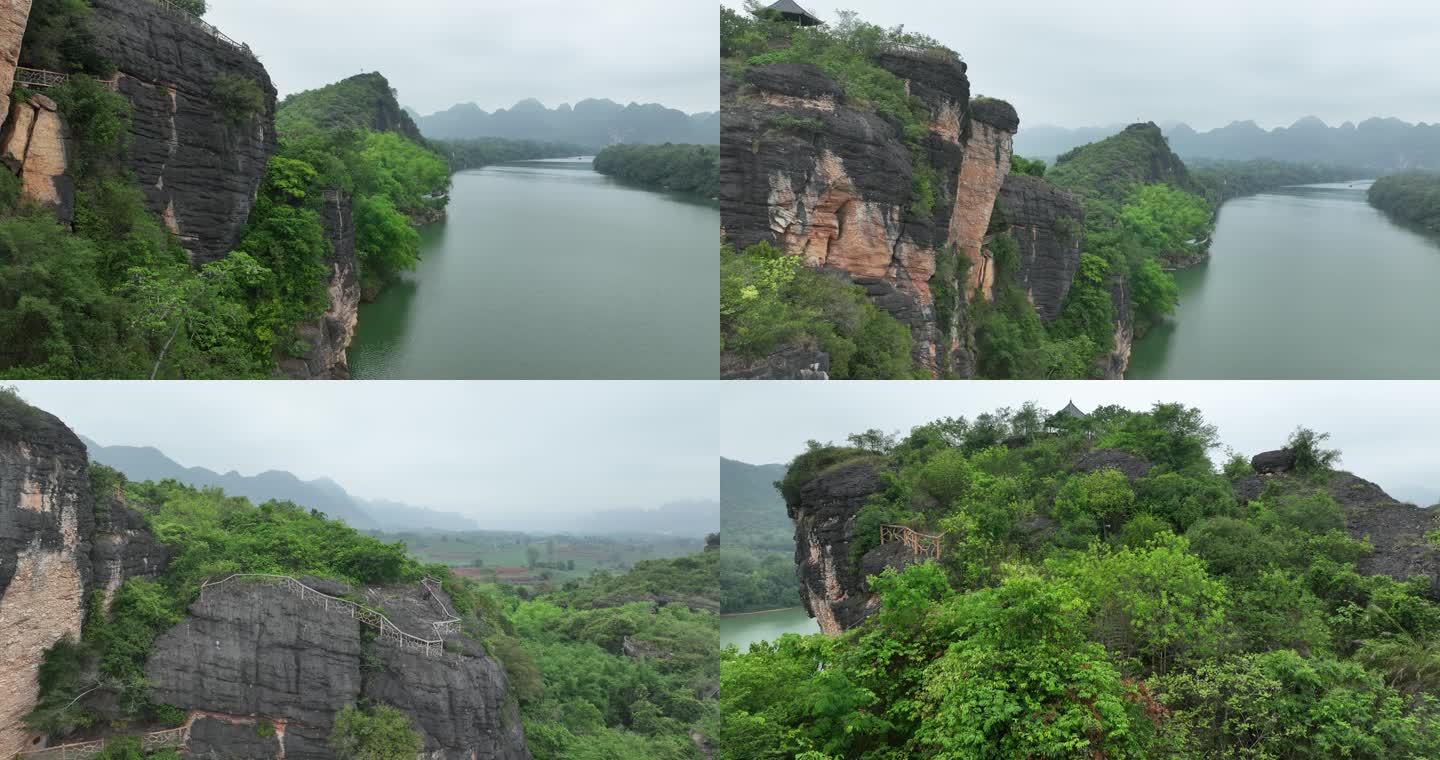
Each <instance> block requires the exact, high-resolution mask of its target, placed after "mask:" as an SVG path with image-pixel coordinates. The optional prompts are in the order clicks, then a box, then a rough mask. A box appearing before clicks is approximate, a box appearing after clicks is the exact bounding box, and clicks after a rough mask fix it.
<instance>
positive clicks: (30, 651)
mask: <svg viewBox="0 0 1440 760" xmlns="http://www.w3.org/2000/svg"><path fill="white" fill-rule="evenodd" d="M94 527H95V510H94V499H93V497H92V495H91V492H90V476H89V472H88V461H87V459H86V457H85V445H84V444H83V443H81V442H80V439H79V438H77V437H76V436H75V434H74V433H72V432H71V431H70V429H69V428H67V427H65V425H64V423H62V422H60V420H58V419H56V418H55V417H53V416H51V415H49V414H47V413H45V412H42V411H40V410H38V409H32V408H30V407H27V406H24V405H23V404H21V403H19V402H18V401H16V400H14V399H10V398H7V397H5V396H4V395H3V394H0V757H10V756H12V755H14V754H15V753H16V752H18V751H19V750H22V749H29V748H30V747H31V746H32V742H34V741H35V740H36V739H38V738H40V737H37V736H36V735H34V734H32V733H30V731H29V730H28V729H26V728H25V726H24V725H23V724H22V723H21V718H22V717H23V716H24V715H25V714H26V713H28V712H30V710H31V708H33V707H34V706H35V700H36V698H37V697H38V696H39V685H38V683H37V682H36V674H37V672H38V669H39V667H40V662H41V659H42V657H43V655H44V653H45V650H46V649H48V648H50V647H51V646H52V645H53V644H54V643H55V642H57V641H59V640H60V639H62V638H64V637H66V636H75V637H78V636H79V634H80V625H81V623H82V622H83V621H84V617H85V599H86V595H87V593H88V591H89V590H90V589H91V587H92V565H91V560H90V541H91V536H92V535H93V533H94Z"/></svg>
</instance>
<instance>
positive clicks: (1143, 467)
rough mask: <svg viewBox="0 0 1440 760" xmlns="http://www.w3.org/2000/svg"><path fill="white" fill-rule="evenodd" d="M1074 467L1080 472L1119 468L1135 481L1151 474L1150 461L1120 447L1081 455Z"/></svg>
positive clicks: (1096, 450) (1131, 480)
mask: <svg viewBox="0 0 1440 760" xmlns="http://www.w3.org/2000/svg"><path fill="white" fill-rule="evenodd" d="M1072 469H1073V470H1074V471H1075V472H1080V473H1091V472H1099V471H1101V470H1119V471H1120V472H1121V473H1123V474H1124V475H1125V477H1126V478H1129V480H1130V482H1131V483H1134V482H1135V481H1137V480H1139V479H1140V478H1143V477H1145V476H1146V475H1149V474H1150V463H1149V462H1147V461H1145V460H1143V459H1141V458H1140V457H1137V456H1135V455H1133V454H1129V453H1127V452H1124V451H1120V450H1119V449H1095V450H1094V451H1087V452H1085V453H1084V454H1082V455H1080V458H1079V459H1076V460H1075V464H1074V466H1073V467H1072Z"/></svg>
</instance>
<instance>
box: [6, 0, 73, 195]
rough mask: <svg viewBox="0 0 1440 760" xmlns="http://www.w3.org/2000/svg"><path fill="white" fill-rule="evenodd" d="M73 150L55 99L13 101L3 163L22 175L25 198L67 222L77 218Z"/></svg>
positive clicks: (41, 98) (36, 96)
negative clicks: (72, 168)
mask: <svg viewBox="0 0 1440 760" xmlns="http://www.w3.org/2000/svg"><path fill="white" fill-rule="evenodd" d="M0 1H3V0H0ZM73 153H74V147H73V145H72V142H71V139H70V128H69V127H67V126H66V125H65V121H64V120H63V119H61V118H60V112H59V109H58V108H57V107H56V105H55V101H53V100H51V99H50V98H48V97H45V96H44V95H36V94H32V95H30V96H29V98H28V99H27V100H25V101H20V100H15V101H13V102H12V103H11V104H10V117H9V118H8V119H6V120H5V126H4V127H3V129H0V163H3V164H4V165H5V168H7V169H9V170H10V172H11V173H12V174H14V175H16V176H18V177H20V180H21V185H22V189H23V191H24V194H25V197H27V198H29V199H30V200H32V201H35V202H36V203H39V204H41V205H43V206H45V207H47V208H49V209H50V210H51V211H52V212H54V214H55V216H56V217H57V218H58V219H59V220H60V221H61V222H63V223H65V224H69V223H70V222H71V221H72V220H73V219H74V218H75V180H74V179H72V178H71V177H70V174H69V169H70V165H71V163H72V160H71V156H72V155H73Z"/></svg>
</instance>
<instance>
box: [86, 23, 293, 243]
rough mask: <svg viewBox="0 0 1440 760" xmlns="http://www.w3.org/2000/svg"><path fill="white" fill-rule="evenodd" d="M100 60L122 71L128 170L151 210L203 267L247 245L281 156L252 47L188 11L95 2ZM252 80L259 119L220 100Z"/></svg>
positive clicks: (267, 88)
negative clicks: (258, 199)
mask: <svg viewBox="0 0 1440 760" xmlns="http://www.w3.org/2000/svg"><path fill="white" fill-rule="evenodd" d="M90 6H91V21H90V26H91V29H92V31H93V32H94V36H95V47H96V52H97V53H98V54H99V55H100V56H101V57H103V58H104V59H106V60H108V61H111V62H113V63H114V64H115V65H116V66H117V67H118V69H119V76H118V83H119V90H120V94H122V95H124V96H125V98H126V99H127V100H129V101H130V105H131V123H130V146H129V155H128V157H127V165H128V167H129V169H130V170H131V171H132V172H134V174H135V178H136V179H137V180H138V181H139V184H140V187H141V189H142V190H143V191H144V193H145V202H146V205H147V206H148V207H149V209H150V210H151V211H152V212H154V213H155V214H157V215H159V216H160V217H162V218H163V219H164V221H165V224H166V226H168V227H169V228H170V230H171V232H173V233H175V235H176V236H177V237H178V238H179V239H180V242H181V244H182V245H183V246H184V247H185V249H186V250H187V251H189V252H190V256H191V259H192V260H193V261H194V262H195V263H196V264H204V263H207V262H210V261H213V260H215V259H218V258H221V257H223V256H224V255H225V254H227V253H229V252H230V250H231V249H232V248H234V246H235V244H236V243H238V242H239V238H240V234H241V232H242V230H243V228H244V226H245V222H246V220H247V219H248V218H249V215H250V208H251V206H252V205H253V204H254V201H255V194H256V191H257V190H258V188H259V187H260V182H261V180H262V179H263V178H264V176H265V168H266V165H267V163H268V161H269V158H270V155H271V154H272V153H274V151H275V128H274V120H275V87H274V85H273V84H271V82H270V75H269V74H268V73H266V71H265V67H264V66H262V65H261V64H260V61H259V60H258V59H256V57H255V55H254V54H253V53H251V52H250V50H249V48H247V47H244V46H237V45H236V44H234V43H232V42H230V41H228V40H226V39H222V38H221V37H220V36H218V35H217V34H216V33H214V32H213V27H209V26H208V24H204V23H203V22H201V21H200V20H199V19H197V18H196V17H194V16H191V15H190V14H187V13H184V12H183V11H178V10H175V9H173V8H171V7H169V6H166V5H162V4H160V3H152V2H134V1H133V0H90ZM241 81H245V82H249V83H250V84H253V85H254V86H255V87H256V88H258V89H259V91H260V93H261V94H262V96H263V98H262V99H263V104H264V105H263V108H262V110H261V112H260V113H248V114H247V113H234V105H233V104H227V103H226V102H224V101H225V98H224V97H223V96H221V95H219V94H217V93H219V92H220V91H221V90H223V89H225V88H226V87H227V86H233V85H234V84H236V83H238V82H241Z"/></svg>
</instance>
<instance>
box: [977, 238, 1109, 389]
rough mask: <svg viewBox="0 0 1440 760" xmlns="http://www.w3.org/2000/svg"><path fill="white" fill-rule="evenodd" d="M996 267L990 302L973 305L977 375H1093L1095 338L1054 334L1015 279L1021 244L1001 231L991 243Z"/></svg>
mask: <svg viewBox="0 0 1440 760" xmlns="http://www.w3.org/2000/svg"><path fill="white" fill-rule="evenodd" d="M989 250H990V253H991V257H992V258H991V263H992V266H994V268H995V285H994V288H993V289H992V291H991V295H992V298H991V300H990V301H985V300H984V299H978V298H977V299H974V303H973V304H972V306H971V310H972V321H973V323H974V325H975V342H976V344H977V346H978V348H979V351H978V361H977V366H976V371H977V372H976V374H977V375H978V376H979V377H983V378H992V379H1062V378H1083V377H1088V376H1089V375H1090V371H1091V366H1092V358H1093V357H1094V356H1095V355H1096V353H1097V351H1096V348H1095V347H1096V342H1097V341H1096V339H1095V338H1092V337H1090V336H1089V335H1086V334H1083V333H1082V334H1078V335H1069V336H1061V335H1051V334H1050V333H1049V332H1047V331H1046V329H1045V326H1044V325H1042V324H1041V323H1040V316H1039V315H1038V314H1036V313H1035V307H1034V306H1033V305H1031V303H1030V299H1029V297H1028V296H1027V294H1026V293H1025V291H1024V289H1023V288H1021V287H1020V285H1019V284H1018V283H1017V282H1016V278H1015V274H1016V270H1017V269H1018V267H1019V244H1018V243H1016V242H1015V240H1014V238H1011V237H1008V236H1000V237H997V238H995V239H994V241H993V242H991V244H990V246H989Z"/></svg>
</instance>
